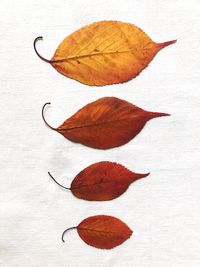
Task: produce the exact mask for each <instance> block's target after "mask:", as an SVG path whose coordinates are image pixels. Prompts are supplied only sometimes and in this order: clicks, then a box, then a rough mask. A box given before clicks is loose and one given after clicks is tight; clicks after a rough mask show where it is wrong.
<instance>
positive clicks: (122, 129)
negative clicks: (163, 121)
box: [42, 97, 169, 149]
mask: <svg viewBox="0 0 200 267" xmlns="http://www.w3.org/2000/svg"><path fill="white" fill-rule="evenodd" d="M47 104H50V103H46V104H45V105H44V106H43V108H42V117H43V120H44V122H45V123H46V124H47V125H48V126H49V127H50V128H51V129H52V130H55V131H57V132H58V133H60V134H62V135H63V136H64V137H66V138H67V139H69V140H71V141H73V142H78V143H81V144H83V145H86V146H89V147H93V148H99V149H108V148H113V147H118V146H121V145H124V144H126V143H127V142H129V141H130V140H131V139H132V138H134V137H135V136H136V135H137V134H138V133H139V132H140V131H141V130H142V128H143V127H144V125H145V124H146V122H147V121H148V120H150V119H153V118H156V117H161V116H169V114H166V113H160V112H150V111H145V110H143V109H141V108H139V107H137V106H134V105H132V104H131V103H129V102H127V101H125V100H121V99H119V98H116V97H103V98H100V99H98V100H96V101H94V102H92V103H90V104H88V105H86V106H84V107H83V108H82V109H80V110H79V111H78V112H76V113H75V114H74V115H73V116H71V117H70V118H69V119H67V120H66V121H65V122H64V123H63V124H62V125H60V126H59V127H58V128H57V129H56V128H53V127H51V126H50V125H49V124H48V123H47V122H46V120H45V118H44V108H45V106H46V105H47Z"/></svg>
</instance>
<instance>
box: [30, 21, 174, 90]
mask: <svg viewBox="0 0 200 267" xmlns="http://www.w3.org/2000/svg"><path fill="white" fill-rule="evenodd" d="M41 38H42V37H38V38H36V39H35V41H34V48H35V51H36V53H37V55H38V56H39V57H40V58H41V59H43V60H45V61H46V62H48V63H50V64H51V65H52V66H53V67H54V68H55V69H56V70H57V71H58V72H60V73H61V74H63V75H65V76H67V77H69V78H72V79H75V80H78V81H80V82H82V83H85V84H88V85H107V84H114V83H121V82H125V81H128V80H130V79H131V78H134V77H136V76H137V75H138V74H139V73H140V72H141V71H142V70H143V69H144V68H145V67H146V66H147V65H148V64H149V62H150V61H151V60H152V59H153V57H154V56H155V55H156V54H157V53H158V51H159V50H161V49H162V48H164V47H165V46H168V45H170V44H173V43H175V42H176V40H173V41H169V42H164V43H155V42H153V41H152V40H151V39H150V38H149V37H148V36H147V35H146V34H145V33H144V32H143V31H142V30H141V29H140V28H138V27H136V26H134V25H132V24H130V23H123V22H119V21H100V22H95V23H93V24H90V25H88V26H85V27H83V28H81V29H79V30H78V31H76V32H74V33H72V34H71V35H69V36H68V37H66V38H65V39H64V40H63V41H62V42H61V44H60V45H59V46H58V48H57V50H56V52H55V54H54V56H53V58H52V59H51V60H47V59H44V58H43V57H42V56H40V54H39V53H38V52H37V50H36V42H37V40H38V39H41Z"/></svg>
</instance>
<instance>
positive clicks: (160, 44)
mask: <svg viewBox="0 0 200 267" xmlns="http://www.w3.org/2000/svg"><path fill="white" fill-rule="evenodd" d="M176 42H177V40H171V41H167V42H164V43H159V44H158V46H159V47H160V49H162V48H164V47H166V46H169V45H172V44H174V43H176Z"/></svg>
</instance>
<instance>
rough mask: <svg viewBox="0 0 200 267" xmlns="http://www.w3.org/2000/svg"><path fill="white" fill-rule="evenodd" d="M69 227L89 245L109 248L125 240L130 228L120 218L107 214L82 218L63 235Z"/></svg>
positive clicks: (128, 235)
mask: <svg viewBox="0 0 200 267" xmlns="http://www.w3.org/2000/svg"><path fill="white" fill-rule="evenodd" d="M71 229H77V232H78V234H79V236H80V238H81V239H82V240H83V241H84V242H85V243H87V244H88V245H90V246H93V247H96V248H102V249H111V248H114V247H116V246H118V245H120V244H122V243H123V242H124V241H126V240H127V239H128V238H129V237H130V236H131V235H132V230H131V229H130V228H129V227H128V226H127V225H126V224H125V223H124V222H122V221H121V220H119V219H117V218H115V217H112V216H107V215H96V216H92V217H88V218H86V219H85V220H83V221H82V222H81V223H80V224H79V225H78V226H75V227H70V228H68V229H66V230H65V231H64V232H63V234H62V241H63V242H65V241H64V235H65V233H66V232H67V231H69V230H71Z"/></svg>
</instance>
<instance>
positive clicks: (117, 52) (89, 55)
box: [51, 49, 134, 63]
mask: <svg viewBox="0 0 200 267" xmlns="http://www.w3.org/2000/svg"><path fill="white" fill-rule="evenodd" d="M133 51H134V49H130V50H124V51H110V52H105V53H104V52H99V53H93V54H92V53H91V54H86V55H81V56H73V57H68V58H63V59H58V60H52V61H51V63H60V62H65V61H68V60H78V59H81V58H85V57H92V56H100V55H112V54H123V53H131V52H133Z"/></svg>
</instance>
